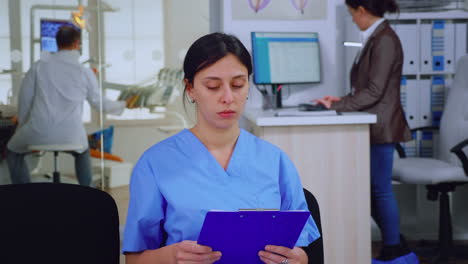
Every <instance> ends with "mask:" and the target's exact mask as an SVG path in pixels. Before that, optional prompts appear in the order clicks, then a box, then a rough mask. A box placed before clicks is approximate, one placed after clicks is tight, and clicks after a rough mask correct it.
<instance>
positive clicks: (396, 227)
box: [370, 144, 400, 245]
mask: <svg viewBox="0 0 468 264" xmlns="http://www.w3.org/2000/svg"><path fill="white" fill-rule="evenodd" d="M394 150H395V144H373V145H371V156H370V162H371V213H372V218H373V219H374V221H375V222H376V223H377V225H378V227H379V228H380V232H381V234H382V241H383V244H384V245H396V244H398V243H400V215H399V212H398V205H397V202H396V199H395V195H394V194H393V190H392V168H393V152H394Z"/></svg>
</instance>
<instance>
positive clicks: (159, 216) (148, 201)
mask: <svg viewBox="0 0 468 264" xmlns="http://www.w3.org/2000/svg"><path fill="white" fill-rule="evenodd" d="M148 156H149V155H143V156H142V157H141V158H140V160H139V161H138V163H137V164H136V165H135V167H134V169H133V172H132V177H131V180H130V201H129V205H128V214H127V222H126V224H125V232H124V238H123V247H122V251H123V252H124V253H125V252H140V251H144V250H147V249H156V248H159V247H160V245H161V242H162V234H163V232H162V228H161V225H162V223H163V221H164V208H165V200H164V198H163V196H162V195H161V192H160V191H159V188H158V186H157V184H156V180H155V172H154V170H153V169H154V167H153V166H152V164H151V162H150V160H149V159H148Z"/></svg>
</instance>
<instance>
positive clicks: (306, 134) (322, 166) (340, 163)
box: [244, 109, 377, 264]
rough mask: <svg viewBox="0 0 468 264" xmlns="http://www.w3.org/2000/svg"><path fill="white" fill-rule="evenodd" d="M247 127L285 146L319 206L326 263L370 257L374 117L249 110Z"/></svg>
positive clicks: (354, 263) (352, 263)
mask: <svg viewBox="0 0 468 264" xmlns="http://www.w3.org/2000/svg"><path fill="white" fill-rule="evenodd" d="M244 116H245V117H246V119H247V130H248V131H250V132H252V133H253V134H255V135H257V136H258V137H260V138H263V139H265V140H267V141H269V142H271V143H273V144H275V145H277V146H278V147H280V148H281V149H282V150H284V151H285V152H286V153H287V154H288V155H289V157H290V158H291V160H292V161H293V162H294V164H295V165H296V167H297V169H298V171H299V175H300V177H301V181H302V185H303V186H304V187H305V188H306V189H308V190H309V191H311V192H312V193H313V194H314V195H315V196H316V197H317V200H318V203H319V205H320V214H321V218H322V219H321V220H322V229H323V234H324V240H323V243H324V251H325V252H324V253H325V263H330V264H334V263H337V264H338V263H347V264H369V263H370V262H371V224H370V221H371V216H370V176H369V175H370V165H369V164H370V160H369V155H370V154H369V150H370V137H369V124H372V123H375V122H376V120H377V119H376V116H375V115H372V114H367V113H344V114H343V115H333V116H330V115H324V116H310V117H274V112H273V111H262V110H260V109H246V111H245V113H244Z"/></svg>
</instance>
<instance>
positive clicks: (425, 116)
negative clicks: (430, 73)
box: [418, 79, 432, 127]
mask: <svg viewBox="0 0 468 264" xmlns="http://www.w3.org/2000/svg"><path fill="white" fill-rule="evenodd" d="M418 89H419V100H420V101H419V124H418V126H419V127H426V126H431V125H432V111H431V110H432V109H431V92H432V82H431V79H421V80H419V83H418Z"/></svg>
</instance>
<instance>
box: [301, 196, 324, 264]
mask: <svg viewBox="0 0 468 264" xmlns="http://www.w3.org/2000/svg"><path fill="white" fill-rule="evenodd" d="M303 190H304V196H305V199H306V202H307V207H308V208H309V211H310V214H311V215H312V218H313V219H314V221H315V224H316V225H317V229H318V230H319V232H320V235H321V236H320V237H319V238H318V239H317V240H315V241H314V242H312V243H311V244H310V245H309V246H308V247H307V249H306V252H307V256H308V257H309V263H311V264H323V263H324V253H323V233H322V221H321V220H320V207H319V204H318V202H317V199H315V196H314V195H313V194H312V193H311V192H309V191H308V190H307V189H305V188H304V189H303Z"/></svg>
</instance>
